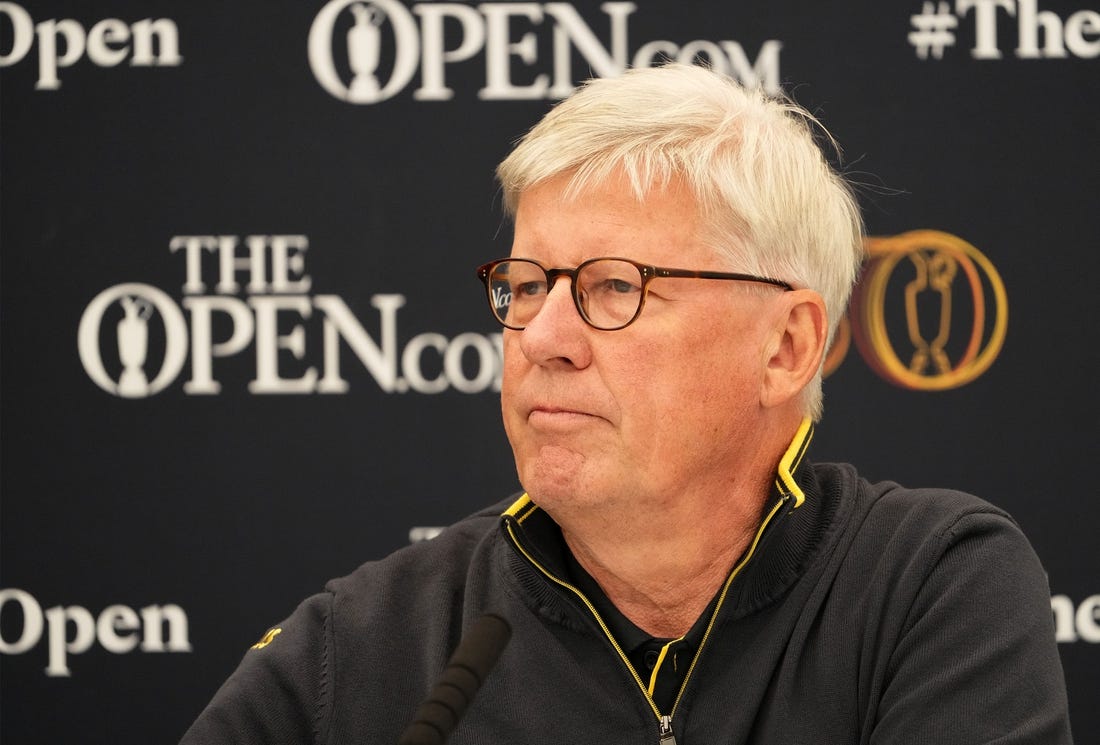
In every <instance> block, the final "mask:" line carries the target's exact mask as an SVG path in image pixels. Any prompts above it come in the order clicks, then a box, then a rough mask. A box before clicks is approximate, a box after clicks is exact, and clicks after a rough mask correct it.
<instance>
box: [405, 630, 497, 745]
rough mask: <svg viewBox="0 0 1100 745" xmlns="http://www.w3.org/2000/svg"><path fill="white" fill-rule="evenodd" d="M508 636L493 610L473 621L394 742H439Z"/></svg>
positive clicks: (417, 744) (421, 744)
mask: <svg viewBox="0 0 1100 745" xmlns="http://www.w3.org/2000/svg"><path fill="white" fill-rule="evenodd" d="M511 636H512V627H511V626H509V625H508V622H507V621H505V620H504V619H503V618H501V617H500V616H498V615H496V614H495V613H487V614H485V615H484V616H481V617H480V618H478V619H477V620H476V621H474V623H473V625H472V626H470V630H469V631H467V632H466V634H465V635H463V637H462V639H461V640H459V642H458V647H457V648H455V651H454V654H453V655H451V659H450V660H449V661H448V662H447V666H446V667H445V668H443V672H442V674H440V676H439V680H438V681H436V684H435V687H434V688H432V692H431V694H430V695H429V696H428V698H427V700H426V701H424V703H422V704H421V705H420V708H419V709H417V710H416V716H414V717H413V721H412V723H411V724H409V726H408V727H406V728H405V731H404V733H402V735H401V739H400V740H398V741H397V745H443V742H444V741H445V740H446V739H447V736H448V735H450V734H451V731H452V730H453V729H454V728H455V725H457V724H458V720H459V719H461V718H462V715H463V714H465V713H466V707H467V706H469V705H470V702H471V701H473V698H474V696H475V695H476V694H477V692H478V689H479V688H481V684H482V683H484V682H485V676H486V675H488V674H489V671H490V670H492V669H493V666H494V665H496V662H497V659H499V658H500V653H501V652H502V651H504V647H505V645H507V644H508V639H509V638H511Z"/></svg>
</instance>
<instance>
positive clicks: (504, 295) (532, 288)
mask: <svg viewBox="0 0 1100 745" xmlns="http://www.w3.org/2000/svg"><path fill="white" fill-rule="evenodd" d="M477 276H478V278H479V279H481V281H482V282H483V283H484V284H485V290H486V292H487V293H488V298H489V307H490V308H491V309H492V311H493V316H494V317H496V319H497V320H498V321H500V323H501V324H502V325H503V326H504V327H505V328H509V329H515V330H516V331H521V330H523V329H524V328H526V326H527V324H529V323H530V322H531V321H532V320H533V319H534V317H535V316H536V315H538V312H539V311H540V310H541V309H542V306H543V304H544V303H545V302H546V296H547V293H549V292H550V289H551V288H552V287H553V286H554V283H555V282H556V281H557V278H558V277H569V279H570V280H571V281H570V283H569V289H570V292H571V293H572V295H573V303H574V304H575V305H576V306H577V311H578V312H580V314H581V318H583V319H584V320H585V322H586V323H587V324H588V325H589V326H591V327H593V328H596V329H600V330H601V331H617V330H619V329H621V328H625V327H627V326H629V325H630V324H631V323H633V322H634V321H635V319H637V318H638V316H639V315H641V313H642V306H643V305H645V297H646V292H647V289H648V287H649V283H650V282H651V281H652V280H654V279H656V278H658V277H685V278H692V279H732V280H738V281H741V282H762V283H764V284H769V285H775V286H776V287H781V288H783V289H784V290H793V289H794V288H793V287H792V286H791V285H789V284H787V283H786V282H784V281H782V280H779V279H770V278H768V277H757V276H754V275H752V274H731V273H729V272H709V271H694V270H691V269H665V268H663V267H659V266H649V265H647V264H639V263H638V262H636V261H631V260H630V259H620V258H611V257H607V258H598V259H588V260H587V261H585V262H583V263H581V265H580V266H578V267H577V268H576V269H563V268H558V269H547V268H546V267H544V266H543V265H542V264H540V263H538V262H537V261H534V260H533V259H497V260H496V261H490V262H489V263H488V264H484V265H483V266H480V267H478V269H477Z"/></svg>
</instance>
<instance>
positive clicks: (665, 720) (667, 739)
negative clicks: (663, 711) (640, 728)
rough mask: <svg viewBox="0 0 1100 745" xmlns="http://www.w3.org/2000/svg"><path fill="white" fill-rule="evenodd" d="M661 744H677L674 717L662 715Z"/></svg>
mask: <svg viewBox="0 0 1100 745" xmlns="http://www.w3.org/2000/svg"><path fill="white" fill-rule="evenodd" d="M660 745H676V735H674V734H672V717H670V716H664V717H661V742H660Z"/></svg>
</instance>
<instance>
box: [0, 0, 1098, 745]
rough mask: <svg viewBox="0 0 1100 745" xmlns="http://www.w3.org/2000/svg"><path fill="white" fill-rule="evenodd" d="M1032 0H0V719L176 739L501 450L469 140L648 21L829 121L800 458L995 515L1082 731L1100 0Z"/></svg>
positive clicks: (508, 136) (1088, 625)
mask: <svg viewBox="0 0 1100 745" xmlns="http://www.w3.org/2000/svg"><path fill="white" fill-rule="evenodd" d="M1040 2H1041V4H1040V5H1037V3H1036V0H1000V1H999V2H996V1H994V0H955V2H954V3H950V2H938V3H930V2H920V1H918V0H905V1H904V2H895V3H876V2H871V0H861V1H859V2H852V3H848V4H846V6H845V8H844V9H843V11H840V10H837V9H836V8H835V7H834V6H832V5H830V4H827V3H813V2H808V0H771V1H769V2H763V1H757V0H752V1H749V0H746V1H745V2H737V3H719V2H713V1H711V2H685V1H683V0H680V1H677V2H673V1H672V0H662V1H661V2H637V3H625V2H617V3H605V4H603V5H599V6H597V5H596V4H594V3H580V2H573V3H515V4H502V3H482V4H474V3H427V2H425V3H404V4H401V3H398V2H396V0H387V1H385V2H382V1H380V2H375V3H369V2H362V3H353V2H350V0H348V1H342V0H334V2H330V3H327V4H326V3H323V2H320V0H318V1H317V2H302V1H301V0H294V1H293V2H292V1H291V0H279V1H270V0H269V1H268V2H257V1H252V2H239V3H226V4H220V3H184V2H180V1H179V0H173V1H169V0H147V1H146V2H136V1H135V0H104V1H103V2H99V3H95V4H94V5H93V4H89V3H83V2H62V1H61V0H41V1H39V2H35V3H33V4H32V3H30V2H27V0H23V1H22V2H17V3H13V2H0V65H2V67H0V207H2V212H0V218H2V222H0V242H2V253H0V281H2V286H0V361H2V375H0V394H2V399H0V405H2V414H0V445H2V451H0V489H2V491H0V588H2V589H0V602H2V605H0V653H2V656H0V696H2V712H0V714H2V717H0V739H2V740H3V742H5V743H8V742H11V743H31V742H50V743H56V742H66V743H76V742H105V741H115V742H172V741H175V740H176V739H178V737H179V736H180V735H181V734H182V732H183V730H184V729H185V728H186V726H187V725H188V723H189V722H190V721H191V720H192V719H193V718H194V716H195V715H196V714H197V713H198V711H199V710H200V709H201V707H202V706H203V705H204V703H205V702H206V700H208V698H209V697H210V696H211V695H212V693H213V692H214V690H215V689H216V687H217V685H218V684H219V683H220V682H221V681H222V680H223V679H224V678H225V676H226V675H228V673H229V672H230V671H231V670H232V668H233V667H234V665H235V664H236V661H237V660H238V659H239V657H240V655H241V654H242V653H243V652H244V650H245V649H246V648H247V647H248V645H250V644H251V643H252V642H253V641H255V640H256V638H258V637H259V636H260V634H262V633H263V631H264V630H265V629H266V628H267V627H268V626H269V625H270V624H271V623H273V622H275V621H277V620H279V619H281V618H282V617H284V616H285V615H286V614H287V613H289V612H290V610H291V609H292V608H293V607H294V605H295V604H296V603H297V601H298V600H299V599H301V598H302V597H304V596H305V595H307V594H310V593H312V592H314V591H315V590H317V589H318V588H319V587H320V586H321V584H322V582H323V581H324V580H325V579H327V578H329V577H332V576H336V575H341V574H344V573H346V572H348V571H350V570H351V569H352V568H354V567H355V566H356V565H358V564H359V563H360V562H362V561H364V560H367V559H371V558H376V557H379V556H381V555H384V554H385V553H388V552H389V551H392V550H394V549H396V548H398V547H400V546H402V545H405V544H407V543H408V542H409V541H410V540H415V539H418V538H420V537H422V536H424V535H425V534H427V533H430V531H429V530H426V529H427V528H431V527H434V526H440V525H445V524H447V523H449V522H451V521H453V520H455V519H457V518H459V517H461V516H462V515H464V514H466V513H468V512H471V511H473V510H474V509H475V508H477V507H479V506H481V505H483V504H486V503H488V502H489V501H495V500H498V499H500V498H502V497H503V496H505V495H506V494H507V493H509V492H510V491H511V490H513V489H514V488H515V487H516V480H515V474H514V470H513V467H512V463H511V457H510V452H509V450H508V447H507V443H506V441H505V439H504V436H503V432H502V428H501V426H500V424H499V413H498V402H497V391H496V385H495V383H496V379H497V376H498V374H499V357H498V354H499V353H498V351H497V345H498V344H499V335H498V329H496V328H495V327H494V325H493V322H492V321H491V320H490V319H489V317H488V314H487V313H486V311H485V308H483V307H482V305H483V301H482V299H481V297H480V295H479V293H480V287H479V285H478V284H477V282H476V280H475V278H474V275H473V268H474V267H475V266H476V265H477V264H479V263H481V262H482V261H484V260H487V259H489V258H493V257H495V256H498V255H503V254H506V253H507V250H508V238H509V236H508V231H507V226H506V225H504V224H503V222H502V219H501V213H500V206H499V195H498V194H497V192H496V187H495V185H494V183H493V180H492V169H493V166H494V165H495V163H496V162H497V161H499V160H500V158H502V157H503V155H504V154H505V153H506V152H507V150H508V148H509V144H510V142H511V141H512V140H513V139H514V138H516V137H517V136H518V135H520V134H521V133H522V132H523V131H524V130H525V129H526V128H527V127H529V126H530V125H531V124H533V123H534V122H535V121H536V120H537V118H538V117H539V116H540V115H541V114H542V113H543V112H544V111H545V110H546V109H547V108H548V107H549V106H550V105H551V104H552V102H553V100H554V99H555V98H556V97H557V96H560V95H561V91H562V90H563V88H565V87H568V86H570V85H572V84H574V83H575V82H576V81H579V80H580V79H583V78H584V77H587V76H588V74H589V71H590V70H591V71H592V72H593V73H595V74H613V71H614V69H618V68H621V67H622V66H624V65H626V64H631V63H633V62H635V61H636V62H638V63H639V64H643V63H645V62H646V60H647V59H648V58H651V57H654V56H655V54H656V53H658V52H659V53H662V54H665V55H670V56H681V57H684V58H695V59H699V60H709V61H710V62H711V63H712V64H715V65H717V66H719V67H725V68H727V69H729V70H730V71H732V72H733V73H734V74H735V75H737V76H739V77H741V78H742V79H743V80H746V81H749V82H756V83H758V84H761V85H764V86H765V87H768V88H770V89H774V88H776V87H778V86H779V85H782V86H783V87H785V88H787V89H788V90H789V91H791V93H792V94H793V96H794V97H795V98H796V99H797V100H798V101H799V102H800V103H802V104H803V105H805V106H807V107H809V108H810V109H811V110H813V111H814V112H815V113H817V114H818V115H819V116H820V117H821V118H822V119H823V121H824V122H825V123H826V124H827V125H828V126H829V128H830V129H831V130H832V131H833V133H834V134H835V135H836V137H837V138H838V139H839V141H840V142H841V143H842V144H843V146H844V159H843V168H844V169H845V170H846V171H847V172H848V173H849V174H850V175H851V177H852V178H853V179H854V180H855V181H856V182H858V183H859V184H861V186H860V193H861V198H862V201H863V205H864V208H865V214H866V221H867V225H868V232H869V234H870V235H871V236H873V237H874V238H873V240H872V241H871V248H872V250H873V252H874V256H875V258H876V261H875V263H874V264H873V265H872V266H871V267H870V268H869V271H868V274H867V278H866V280H865V281H864V283H863V285H862V287H861V292H860V301H859V303H858V305H856V306H853V308H852V311H851V313H850V318H851V323H850V328H851V329H852V331H853V333H852V340H851V342H850V343H849V345H848V347H847V351H846V352H844V354H843V357H842V358H839V353H840V352H841V351H844V350H843V349H841V350H838V358H839V362H838V363H837V364H838V366H837V367H836V369H835V371H833V372H832V373H831V375H830V376H829V378H828V380H827V381H826V415H825V419H824V421H823V423H822V425H821V426H820V427H819V430H818V436H817V444H816V446H815V452H814V457H816V458H817V459H819V460H825V459H839V460H850V461H853V462H855V463H857V464H858V465H859V466H860V468H861V469H862V470H863V471H864V472H865V473H866V474H867V475H869V476H871V477H873V478H892V479H896V480H899V481H902V482H903V483H906V484H908V485H944V486H955V487H959V488H963V489H966V490H969V491H972V492H975V493H977V494H980V495H982V496H984V497H986V498H987V499H989V500H991V501H993V502H995V503H997V504H998V505H1000V506H1003V507H1005V508H1006V509H1008V510H1009V511H1011V512H1012V513H1013V514H1014V515H1015V516H1016V518H1017V519H1018V520H1019V522H1020V523H1021V524H1022V525H1023V527H1024V529H1025V531H1026V532H1027V533H1028V535H1029V536H1030V538H1031V540H1032V542H1033V543H1034V545H1035V547H1036V549H1037V551H1038V553H1039V555H1040V556H1041V558H1042V559H1043V561H1044V563H1045V565H1046V567H1047V571H1048V573H1049V576H1050V583H1051V589H1052V595H1053V597H1052V611H1053V612H1054V613H1055V619H1056V623H1057V627H1058V639H1059V643H1060V649H1061V651H1062V656H1063V661H1064V665H1065V669H1066V676H1067V679H1068V683H1069V690H1070V697H1071V709H1072V716H1073V722H1074V729H1075V733H1076V737H1077V740H1078V741H1079V742H1096V741H1097V740H1098V739H1100V716H1098V714H1097V712H1096V708H1095V706H1094V705H1093V702H1094V701H1095V700H1096V695H1097V689H1098V681H1100V675H1098V673H1097V667H1098V664H1100V647H1098V643H1100V580H1098V579H1097V577H1098V576H1100V572H1098V569H1100V558H1098V556H1097V550H1096V548H1095V546H1096V542H1095V538H1094V536H1095V534H1096V526H1097V524H1098V523H1100V508H1098V507H1097V506H1096V504H1095V502H1094V499H1093V498H1094V493H1093V492H1094V488H1093V487H1090V486H1089V484H1088V481H1087V475H1088V474H1089V473H1090V472H1091V471H1092V470H1093V461H1094V459H1095V456H1096V446H1095V444H1090V443H1094V440H1093V439H1092V437H1091V436H1090V434H1089V433H1090V432H1091V431H1092V426H1093V423H1094V422H1095V420H1096V415H1097V404H1096V401H1097V397H1096V395H1095V393H1094V391H1093V388H1092V375H1091V373H1092V370H1093V369H1094V368H1095V366H1096V363H1097V355H1096V349H1097V333H1096V328H1097V322H1096V316H1095V311H1096V300H1095V289H1094V285H1095V281H1094V276H1095V273H1096V269H1097V265H1098V262H1097V260H1096V258H1095V257H1096V251H1097V248H1098V235H1100V229H1098V228H1097V218H1096V216H1097V214H1098V206H1100V205H1098V197H1100V145H1098V144H1097V141H1098V135H1100V131H1098V130H1100V128H1098V125H1097V122H1096V120H1097V113H1098V111H1100V95H1098V94H1100V74H1098V73H1100V66H1098V65H1100V62H1098V57H1100V12H1098V11H1097V10H1091V9H1088V8H1083V7H1082V3H1083V2H1084V0H1066V1H1058V2H1056V1H1055V0H1040ZM355 28H358V30H356V31H355V33H354V34H352V35H351V36H349V33H350V32H352V31H353V29H355ZM437 29H441V32H440V33H438V34H437V33H435V31H436V30H437ZM311 39H312V41H311ZM914 231H929V232H920V233H914ZM251 252H254V253H255V256H256V257H258V261H259V263H258V264H256V265H252V264H250V263H249V258H248V257H249V256H250V255H252V254H251ZM223 254H224V255H225V257H226V259H227V260H228V261H230V262H233V261H236V263H235V264H233V263H230V264H227V265H223V264H221V263H220V262H221V259H220V258H219V257H220V256H222V255H223ZM425 265H427V266H428V267H429V271H424V268H425ZM223 267H227V268H228V271H227V272H224V273H223V272H222V269H223ZM413 267H416V268H417V269H418V271H417V272H416V273H415V275H414V274H413V273H412V272H410V271H409V269H411V268H413ZM907 292H908V293H909V295H908V296H909V297H910V298H911V303H910V304H909V305H906V297H907ZM910 321H912V323H910ZM911 328H912V329H915V331H914V330H911Z"/></svg>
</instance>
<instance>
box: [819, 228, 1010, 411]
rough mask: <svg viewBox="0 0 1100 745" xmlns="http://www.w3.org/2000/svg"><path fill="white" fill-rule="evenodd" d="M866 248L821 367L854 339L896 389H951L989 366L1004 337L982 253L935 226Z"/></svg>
mask: <svg viewBox="0 0 1100 745" xmlns="http://www.w3.org/2000/svg"><path fill="white" fill-rule="evenodd" d="M867 253H868V259H867V261H866V263H865V264H864V269H863V276H862V278H861V279H860V282H859V284H858V285H857V286H856V288H855V290H854V292H853V293H852V300H851V304H850V306H849V312H848V318H847V319H845V322H843V323H842V325H841V329H840V331H839V332H838V334H837V340H836V342H834V345H833V347H834V348H833V349H832V350H831V351H830V353H829V359H828V360H827V361H826V370H827V371H828V372H831V371H832V370H833V369H835V368H836V366H837V365H839V364H840V361H841V360H842V359H843V357H844V355H845V353H846V352H847V350H848V346H849V344H850V342H851V341H852V340H853V339H854V340H855V343H856V346H857V348H858V350H859V353H860V355H861V356H862V357H863V358H864V359H865V360H866V361H867V364H868V365H870V366H871V368H872V369H874V371H875V372H877V373H878V374H879V375H880V376H882V377H883V378H885V379H886V380H888V381H890V382H892V383H894V384H896V385H898V386H901V387H903V388H909V389H913V390H923V391H942V390H947V389H950V388H957V387H959V386H961V385H965V384H966V383H969V382H971V381H973V380H975V379H976V378H977V377H979V376H980V375H982V374H983V373H984V372H985V371H986V370H988V369H989V367H990V365H992V364H993V361H994V360H995V359H996V358H997V355H998V354H999V353H1000V351H1001V347H1002V345H1003V344H1004V339H1005V334H1006V331H1007V328H1008V297H1007V293H1006V292H1005V287H1004V283H1003V282H1002V281H1001V276H1000V274H999V273H998V272H997V269H996V267H994V266H993V264H992V262H990V261H989V259H988V258H986V257H985V255H984V254H982V253H981V252H980V251H979V250H978V249H977V248H975V247H974V246H972V245H971V244H969V243H967V242H966V241H964V240H962V239H961V238H959V237H957V236H954V235H951V234H949V233H944V232H940V231H937V230H914V231H911V232H908V233H903V234H901V235H896V236H890V237H877V238H869V239H867Z"/></svg>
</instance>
